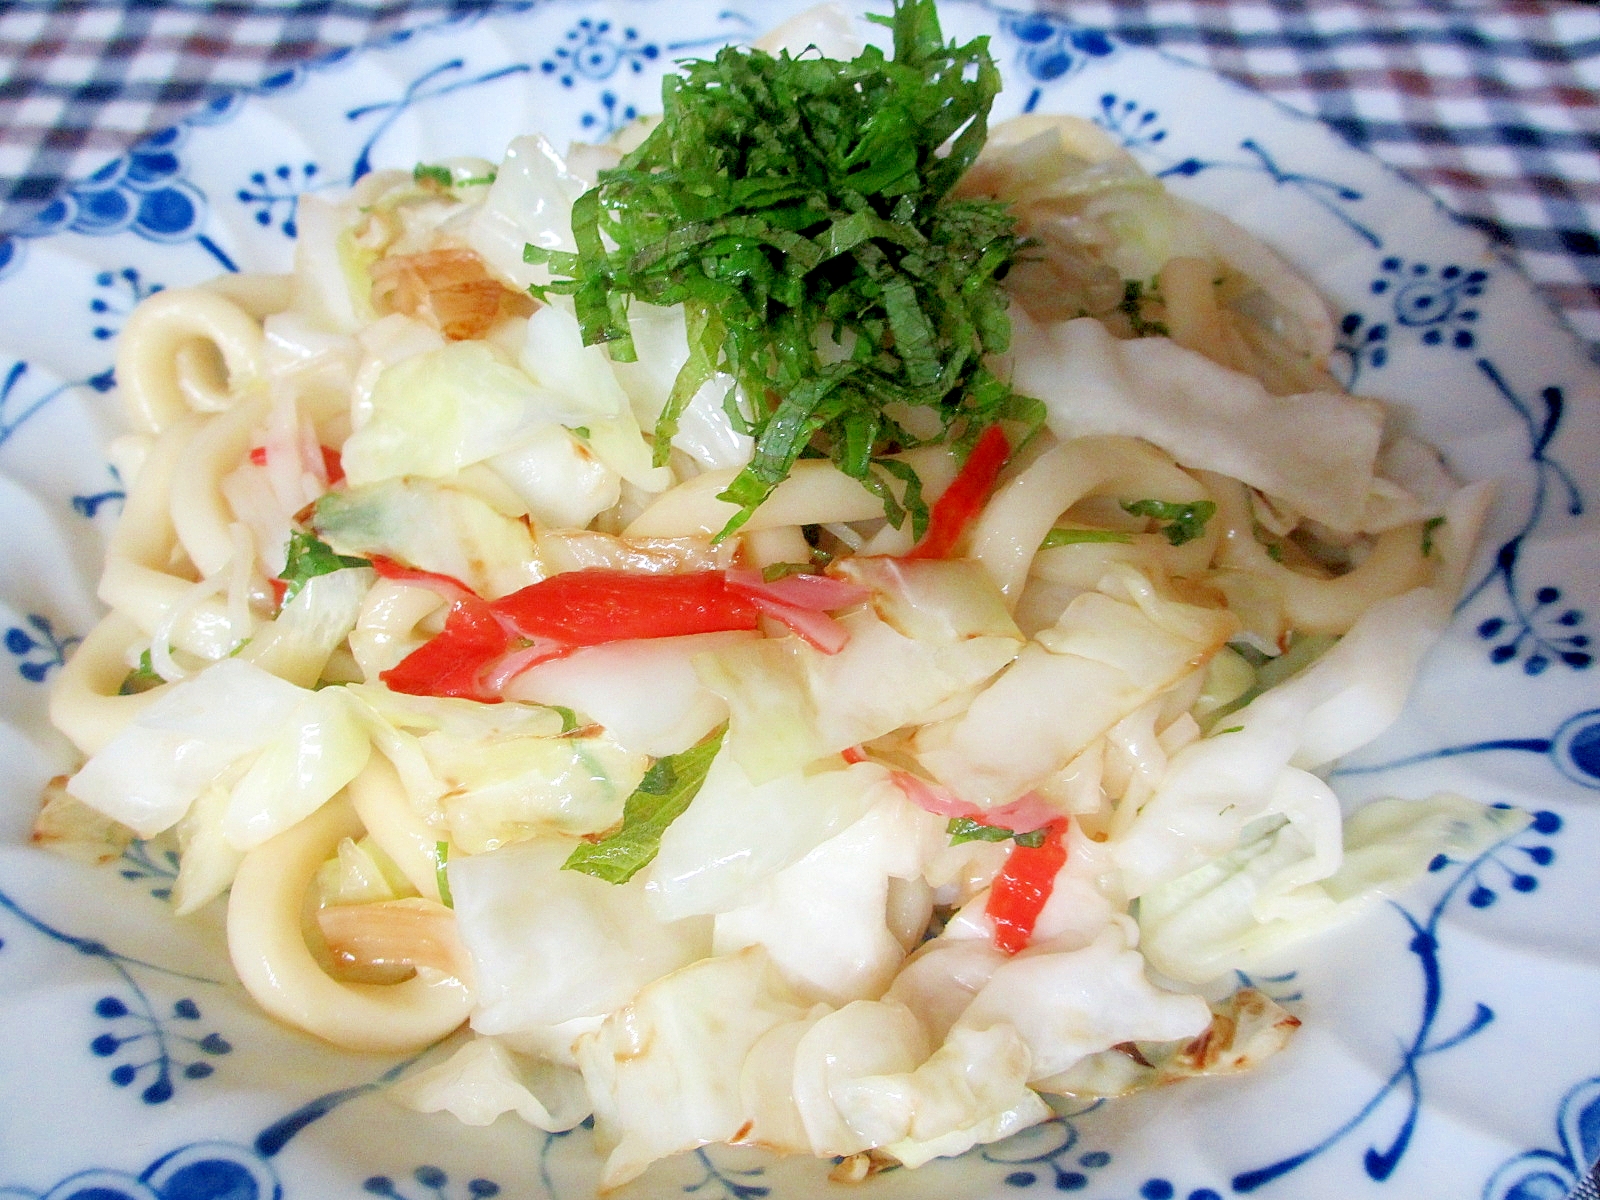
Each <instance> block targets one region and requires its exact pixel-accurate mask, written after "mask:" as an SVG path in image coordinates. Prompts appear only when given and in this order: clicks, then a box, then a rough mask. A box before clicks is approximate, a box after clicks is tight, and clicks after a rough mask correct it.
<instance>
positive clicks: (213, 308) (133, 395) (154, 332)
mask: <svg viewBox="0 0 1600 1200" xmlns="http://www.w3.org/2000/svg"><path fill="white" fill-rule="evenodd" d="M263 344H264V343H263V338H262V334H261V325H260V324H259V322H257V321H256V319H255V318H254V317H252V316H251V315H250V314H249V313H247V312H245V311H244V309H242V308H240V307H239V306H238V305H237V304H235V303H233V302H232V301H231V300H227V299H225V298H224V297H222V296H220V295H217V294H216V293H215V292H210V291H206V290H204V289H201V288H174V289H172V290H170V291H165V292H157V293H156V294H155V295H154V296H151V297H149V298H147V299H146V300H145V301H144V302H143V303H141V304H140V305H139V306H138V307H137V308H136V309H134V310H133V314H132V315H131V316H130V317H129V318H128V323H127V324H126V325H124V326H123V329H122V333H121V335H120V336H119V337H118V339H117V368H116V370H117V390H118V392H119V393H120V394H121V397H122V404H123V408H124V410H125V411H126V412H127V414H128V420H129V422H130V423H131V424H132V425H133V427H134V428H135V429H139V430H142V431H144V432H146V433H159V432H161V431H162V430H163V429H165V428H166V427H167V426H168V425H171V424H172V423H173V422H174V421H176V420H178V419H179V418H180V417H182V416H184V415H185V414H186V413H188V412H190V411H194V412H207V413H216V412H222V411H223V410H225V409H227V408H229V407H231V406H232V404H233V403H234V401H235V400H236V399H237V398H238V397H239V396H240V395H241V394H243V393H244V392H245V391H247V390H249V389H251V388H255V387H258V386H259V385H260V382H261V377H262V363H261V353H262V347H263Z"/></svg>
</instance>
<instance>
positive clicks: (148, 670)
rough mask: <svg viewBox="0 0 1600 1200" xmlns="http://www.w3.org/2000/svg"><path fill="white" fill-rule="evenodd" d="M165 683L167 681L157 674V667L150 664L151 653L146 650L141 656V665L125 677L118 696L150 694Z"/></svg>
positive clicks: (118, 689)
mask: <svg viewBox="0 0 1600 1200" xmlns="http://www.w3.org/2000/svg"><path fill="white" fill-rule="evenodd" d="M165 682H166V680H165V679H163V678H161V676H159V675H157V674H156V669H155V667H154V666H152V665H151V663H150V651H148V650H146V651H145V652H144V653H142V654H140V655H139V665H138V666H137V667H135V668H133V670H131V671H129V672H128V673H127V674H126V675H125V676H123V679H122V683H121V685H120V686H119V687H118V688H117V695H119V696H137V695H138V694H139V693H140V692H148V691H149V690H150V689H151V688H158V687H160V686H161V685H162V684H163V683H165Z"/></svg>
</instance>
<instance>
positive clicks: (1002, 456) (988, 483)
mask: <svg viewBox="0 0 1600 1200" xmlns="http://www.w3.org/2000/svg"><path fill="white" fill-rule="evenodd" d="M1009 457H1011V443H1010V442H1008V441H1006V435H1005V432H1004V431H1003V430H1002V429H1001V428H1000V426H998V425H991V426H989V428H987V429H985V430H984V431H983V433H981V434H980V435H979V436H978V440H977V443H976V444H975V445H974V446H973V447H972V453H970V454H968V455H967V461H966V462H964V463H962V464H961V470H960V471H959V472H957V474H956V477H955V479H954V480H952V481H951V484H950V486H949V487H947V488H946V489H945V490H944V492H943V493H942V494H941V495H940V496H939V498H938V499H937V500H935V501H934V502H933V509H932V510H931V511H930V512H929V513H928V532H927V533H925V534H924V535H923V537H922V540H921V541H920V542H918V543H917V544H916V545H915V546H913V547H912V548H911V550H910V552H909V553H908V554H907V555H906V557H907V558H949V557H950V554H951V552H952V551H953V550H955V548H956V543H957V542H959V541H960V540H961V535H962V534H963V533H965V532H966V530H967V526H968V525H970V524H972V521H973V518H974V517H976V516H977V515H978V513H980V512H981V511H983V506H984V504H985V503H986V502H987V501H988V499H989V493H990V492H991V491H993V490H994V481H995V480H996V479H998V478H999V477H1000V469H1001V468H1002V467H1004V466H1005V465H1006V459H1008V458H1009Z"/></svg>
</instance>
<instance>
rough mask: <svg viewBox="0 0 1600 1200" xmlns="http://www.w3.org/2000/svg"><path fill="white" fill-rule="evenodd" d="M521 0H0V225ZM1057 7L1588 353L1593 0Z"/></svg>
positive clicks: (1599, 26)
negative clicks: (1353, 172) (1368, 171)
mask: <svg viewBox="0 0 1600 1200" xmlns="http://www.w3.org/2000/svg"><path fill="white" fill-rule="evenodd" d="M534 2H536V0H518V2H516V3H510V2H508V0H390V2H388V3H360V2H358V0H255V2H254V3H252V2H251V0H228V2H225V3H198V2H196V0H138V2H137V3H108V2H100V0H45V2H42V3H39V2H31V0H29V2H23V3H14V2H13V3H7V2H5V0H0V235H3V234H4V233H6V232H9V231H14V230H16V229H18V228H19V227H22V226H24V225H25V224H26V222H27V221H28V220H29V218H30V216H31V215H32V214H34V213H37V212H39V211H40V210H41V209H42V208H43V207H44V206H46V205H47V204H48V203H49V200H50V198H51V197H52V196H53V195H55V194H56V192H58V191H59V190H61V189H62V188H63V187H64V186H66V185H67V184H69V183H72V182H75V181H77V180H80V179H82V178H84V177H85V176H86V175H88V174H89V173H90V172H92V171H93V170H94V169H95V168H96V167H98V166H100V165H101V164H102V163H104V162H105V161H107V160H109V159H111V158H113V157H115V156H116V155H117V154H119V153H120V152H121V151H122V150H124V149H125V148H127V146H128V145H130V144H131V143H132V142H134V141H135V140H137V139H138V138H139V137H141V136H142V135H144V134H147V133H150V132H152V131H155V130H158V129H161V128H162V127H164V126H166V125H168V124H171V123H172V122H173V121H174V120H175V119H177V118H178V117H179V116H180V115H181V114H183V113H184V112H186V111H188V110H190V109H191V108H193V107H194V106H196V105H199V104H201V103H204V102H205V101H207V100H211V99H214V98H216V97H217V96H218V95H220V94H221V93H223V92H225V91H227V90H229V89H231V88H237V87H240V86H251V85H255V84H257V83H259V82H260V81H262V80H263V79H266V78H267V77H269V76H270V75H272V74H273V73H274V72H276V71H279V70H281V69H282V68H283V67H284V66H285V65H287V64H289V63H292V62H299V61H303V60H306V59H309V58H314V57H316V56H319V55H324V54H329V53H335V52H338V51H341V50H344V49H347V48H349V47H354V46H360V45H363V44H366V43H370V42H373V41H375V40H379V39H382V38H384V37H386V36H388V35H390V34H393V33H395V32H397V31H400V30H407V29H414V28H417V27H419V26H422V25H426V24H429V23H433V22H438V21H441V20H448V19H452V18H455V19H460V18H463V17H466V16H470V15H471V14H473V13H476V12H486V11H498V10H504V9H514V8H526V7H529V6H530V5H531V3H534ZM1043 2H1045V3H1049V2H1050V0H1043ZM1017 3H1018V4H1019V5H1021V4H1025V3H1026V0H1017ZM1054 7H1056V8H1057V9H1058V10H1064V11H1066V12H1068V13H1069V14H1070V15H1071V16H1072V17H1073V19H1074V20H1076V21H1079V22H1081V23H1083V24H1085V25H1090V26H1097V27H1100V28H1104V29H1107V30H1109V31H1111V32H1113V33H1115V34H1116V35H1118V36H1119V37H1121V38H1123V39H1125V40H1127V41H1129V42H1132V43H1135V44H1138V45H1145V46H1155V47H1159V48H1161V49H1162V50H1165V51H1167V52H1169V53H1172V54H1176V55H1178V56H1181V57H1184V58H1187V59H1190V60H1193V61H1196V62H1200V63H1203V64H1205V65H1207V66H1210V67H1212V68H1213V69H1215V70H1217V71H1219V72H1221V73H1223V74H1226V75H1229V76H1232V77H1234V78H1236V79H1239V80H1241V81H1243V82H1245V83H1247V84H1249V85H1251V86H1253V87H1255V88H1258V89H1259V90H1261V91H1263V92H1265V93H1267V94H1268V95H1270V96H1273V97H1275V98H1276V99H1278V100H1281V101H1283V102H1284V103H1285V104H1287V105H1289V106H1291V107H1293V108H1297V109H1300V110H1302V111H1305V112H1309V113H1315V114H1316V115H1317V116H1319V117H1321V118H1322V119H1323V120H1325V121H1327V122H1328V123H1329V124H1331V125H1332V126H1333V127H1334V128H1335V129H1337V130H1339V132H1341V133H1342V134H1343V135H1344V136H1345V137H1347V138H1349V139H1350V141H1352V142H1354V143H1355V144H1356V145H1358V146H1361V147H1364V148H1366V149H1368V150H1370V151H1372V152H1373V153H1374V154H1376V155H1377V156H1378V157H1379V158H1381V159H1383V160H1384V161H1385V162H1388V163H1389V164H1391V165H1393V166H1395V167H1398V168H1399V169H1400V170H1402V171H1403V172H1405V173H1406V174H1408V175H1409V176H1411V178H1413V179H1414V180H1416V181H1417V182H1418V183H1420V184H1422V185H1423V186H1424V187H1426V188H1428V189H1429V190H1431V191H1432V192H1433V193H1434V195H1436V196H1437V197H1438V198H1439V199H1440V200H1441V201H1443V203H1444V204H1445V206H1446V207H1448V208H1449V209H1451V210H1452V211H1454V212H1456V213H1459V214H1460V215H1461V216H1462V217H1463V218H1465V219H1466V220H1468V221H1470V222H1471V223H1473V224H1475V225H1477V226H1479V227H1480V228H1482V229H1483V230H1484V231H1485V232H1486V233H1488V234H1489V236H1490V237H1492V238H1493V239H1494V240H1495V241H1496V242H1498V243H1499V244H1500V245H1501V246H1502V247H1504V248H1505V249H1506V250H1507V251H1508V252H1509V253H1510V254H1511V255H1512V256H1513V257H1514V258H1515V259H1516V260H1517V261H1519V262H1520V263H1521V265H1522V267H1523V268H1524V269H1525V270H1526V271H1527V273H1528V274H1529V275H1530V276H1531V277H1532V279H1533V280H1534V282H1535V283H1536V284H1537V285H1538V287H1539V289H1540V290H1541V292H1542V293H1543V294H1544V295H1545V296H1546V297H1547V298H1548V300H1549V301H1550V303H1551V304H1552V305H1553V306H1554V307H1555V308H1556V309H1558V310H1559V311H1560V312H1562V313H1563V314H1564V315H1565V317H1566V319H1567V320H1568V322H1569V323H1570V324H1571V325H1572V326H1573V328H1574V329H1575V330H1576V331H1577V332H1578V334H1579V335H1580V336H1581V337H1583V338H1584V339H1586V340H1587V341H1588V342H1589V343H1590V344H1591V345H1593V346H1595V347H1597V353H1600V5H1596V4H1593V3H1589V4H1578V3H1543V2H1535V0H1499V2H1493V3H1491V2H1484V0H1480V2H1472V0H1354V2H1350V0H1337V2H1328V0H1316V2H1315V3H1313V2H1312V0H1280V2H1268V0H1055V4H1054Z"/></svg>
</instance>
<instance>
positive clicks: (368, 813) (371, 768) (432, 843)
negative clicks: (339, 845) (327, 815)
mask: <svg viewBox="0 0 1600 1200" xmlns="http://www.w3.org/2000/svg"><path fill="white" fill-rule="evenodd" d="M348 790H349V793H350V802H351V804H353V805H354V806H355V810H356V814H357V815H358V816H359V817H360V818H361V823H362V824H363V825H365V826H366V828H367V834H368V836H370V837H371V838H372V840H373V841H374V842H376V843H377V844H378V848H379V849H380V850H382V851H383V852H384V853H385V854H387V855H388V856H389V857H390V858H391V859H392V860H394V864H395V866H397V867H399V868H400V873H401V874H402V875H404V876H405V877H406V878H407V879H408V880H410V881H411V886H412V887H414V888H416V889H417V891H418V892H420V893H422V895H423V896H424V897H426V898H427V899H429V900H438V899H439V898H440V896H439V874H438V860H437V859H436V857H435V855H436V853H437V850H438V846H439V843H440V842H441V841H443V840H444V839H443V838H442V837H441V836H440V835H439V834H438V833H437V832H435V831H434V830H432V829H430V828H428V825H427V823H426V822H425V821H423V819H422V818H421V817H419V816H418V815H417V811H416V809H415V808H414V807H412V804H411V797H410V796H409V795H408V794H407V793H406V789H405V785H404V784H402V783H401V782H400V774H399V772H397V771H396V770H395V769H394V764H393V763H391V762H390V761H389V760H388V759H387V758H385V757H384V756H383V755H382V754H381V753H374V754H373V756H372V757H371V758H370V759H368V760H367V765H366V768H365V769H364V770H363V771H362V772H361V774H359V775H357V776H356V777H355V778H354V779H352V780H351V781H350V787H349V789H348Z"/></svg>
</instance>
